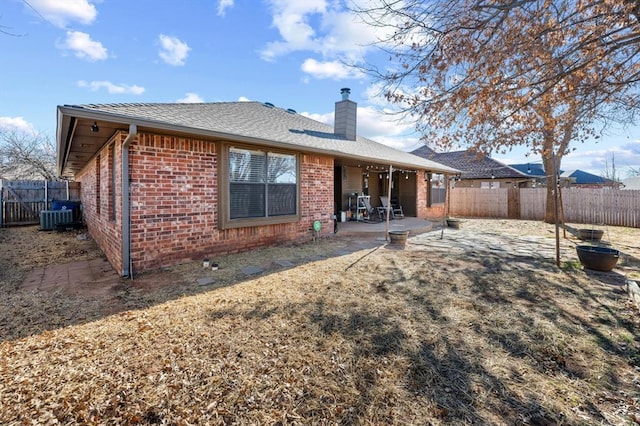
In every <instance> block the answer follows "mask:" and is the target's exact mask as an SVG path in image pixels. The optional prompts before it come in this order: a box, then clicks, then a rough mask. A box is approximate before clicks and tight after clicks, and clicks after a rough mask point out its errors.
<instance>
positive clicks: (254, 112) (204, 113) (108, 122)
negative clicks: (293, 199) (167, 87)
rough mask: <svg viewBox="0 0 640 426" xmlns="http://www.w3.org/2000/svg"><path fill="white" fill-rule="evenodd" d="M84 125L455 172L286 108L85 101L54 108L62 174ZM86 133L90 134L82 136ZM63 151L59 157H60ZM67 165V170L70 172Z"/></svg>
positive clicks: (242, 103) (244, 105)
mask: <svg viewBox="0 0 640 426" xmlns="http://www.w3.org/2000/svg"><path fill="white" fill-rule="evenodd" d="M79 119H83V120H85V123H88V124H89V125H87V124H85V125H84V127H90V124H91V123H92V122H93V121H94V120H95V121H97V123H98V125H99V126H100V127H102V126H107V127H111V128H122V129H128V126H129V125H131V124H134V125H136V126H137V127H138V129H139V130H140V131H154V130H155V131H167V132H172V133H184V134H188V135H196V136H202V137H209V138H214V139H221V140H230V141H241V142H243V143H248V144H256V145H267V146H275V147H281V148H287V149H295V150H298V151H306V152H315V153H322V154H327V155H331V156H334V157H336V158H349V159H354V160H358V161H362V162H375V163H380V164H392V165H394V167H400V168H412V169H424V170H429V171H433V172H436V173H457V172H458V170H456V169H455V168H452V167H448V166H446V165H442V164H439V163H438V162H435V161H432V160H429V159H425V158H421V157H418V156H416V155H413V154H410V153H407V152H403V151H399V150H397V149H394V148H391V147H389V146H386V145H383V144H381V143H378V142H375V141H373V140H371V139H368V138H365V137H362V136H357V137H356V140H355V141H352V140H346V139H345V138H344V137H342V136H340V135H337V134H335V133H334V130H333V127H332V126H330V125H327V124H324V123H321V122H319V121H316V120H313V119H311V118H308V117H305V116H303V115H300V114H298V113H296V112H295V111H293V110H290V109H283V108H278V107H275V106H273V105H272V104H268V103H260V102H218V103H193V104H189V103H186V104H183V103H135V104H99V105H96V104H89V105H65V106H59V107H58V150H59V151H58V152H59V157H58V167H59V170H60V171H61V173H62V174H64V172H65V167H66V162H67V158H65V157H64V155H68V153H69V151H70V150H69V149H68V145H69V144H70V143H72V142H73V139H74V135H73V133H74V131H75V130H74V121H75V120H79ZM87 136H89V135H87ZM60 154H62V156H61V155H60ZM72 173H73V170H71V169H70V168H69V167H68V166H67V167H66V174H72Z"/></svg>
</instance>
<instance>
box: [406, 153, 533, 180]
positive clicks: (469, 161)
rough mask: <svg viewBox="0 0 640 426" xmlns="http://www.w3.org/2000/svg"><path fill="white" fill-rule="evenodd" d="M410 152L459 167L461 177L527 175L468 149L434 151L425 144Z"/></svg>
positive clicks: (507, 177)
mask: <svg viewBox="0 0 640 426" xmlns="http://www.w3.org/2000/svg"><path fill="white" fill-rule="evenodd" d="M411 153H412V154H415V155H418V156H420V157H422V158H426V159H428V160H432V161H435V162H438V163H441V164H444V165H446V166H449V167H453V168H456V169H459V170H460V171H461V172H462V174H461V176H460V178H461V179H491V178H492V177H493V178H495V179H518V178H526V177H528V175H527V174H525V173H522V172H520V171H518V170H516V169H514V168H512V167H511V166H507V165H506V164H502V163H501V162H499V161H496V160H494V159H493V158H491V157H488V156H482V157H478V156H476V155H475V154H474V153H471V152H468V151H452V152H436V151H434V150H432V149H431V148H429V147H427V146H422V147H420V148H418V149H416V150H413V151H412V152H411Z"/></svg>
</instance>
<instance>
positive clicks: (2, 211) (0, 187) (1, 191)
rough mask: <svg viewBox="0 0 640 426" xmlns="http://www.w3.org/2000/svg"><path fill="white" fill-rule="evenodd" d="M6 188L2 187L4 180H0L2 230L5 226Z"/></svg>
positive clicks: (0, 222)
mask: <svg viewBox="0 0 640 426" xmlns="http://www.w3.org/2000/svg"><path fill="white" fill-rule="evenodd" d="M3 195H4V188H3V187H2V180H0V228H2V226H3V224H4V198H3Z"/></svg>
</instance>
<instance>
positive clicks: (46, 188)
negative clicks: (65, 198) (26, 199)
mask: <svg viewBox="0 0 640 426" xmlns="http://www.w3.org/2000/svg"><path fill="white" fill-rule="evenodd" d="M48 184H49V181H48V180H45V181H44V209H45V210H49V185H48Z"/></svg>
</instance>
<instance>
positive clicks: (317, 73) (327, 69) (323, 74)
mask: <svg viewBox="0 0 640 426" xmlns="http://www.w3.org/2000/svg"><path fill="white" fill-rule="evenodd" d="M301 68H302V71H304V72H305V73H307V74H310V75H311V76H313V77H315V78H319V79H325V78H331V79H334V80H340V79H344V78H364V74H362V73H361V72H359V71H358V70H356V69H355V68H352V67H349V66H347V65H345V64H343V63H342V62H340V61H326V62H318V61H316V60H315V59H313V58H309V59H306V60H305V61H304V62H303V63H302V66H301Z"/></svg>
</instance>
